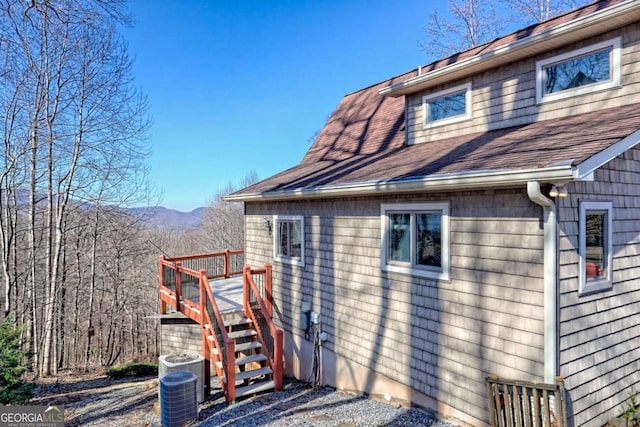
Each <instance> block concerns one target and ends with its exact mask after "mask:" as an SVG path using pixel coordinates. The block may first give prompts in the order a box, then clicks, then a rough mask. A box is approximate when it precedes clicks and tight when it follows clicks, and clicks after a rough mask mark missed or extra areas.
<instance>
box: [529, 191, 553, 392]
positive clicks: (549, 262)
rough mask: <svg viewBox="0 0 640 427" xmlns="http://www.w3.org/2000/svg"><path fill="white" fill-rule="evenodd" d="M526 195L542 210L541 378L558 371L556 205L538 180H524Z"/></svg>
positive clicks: (550, 382)
mask: <svg viewBox="0 0 640 427" xmlns="http://www.w3.org/2000/svg"><path fill="white" fill-rule="evenodd" d="M527 195H528V196H529V199H531V201H532V202H534V203H536V204H538V205H540V206H542V209H543V214H544V381H545V382H546V383H549V384H554V383H555V381H556V375H558V327H557V325H558V227H557V218H556V205H555V204H554V203H553V200H551V199H549V198H548V197H546V196H545V195H544V194H542V192H541V191H540V183H539V182H537V181H529V182H527Z"/></svg>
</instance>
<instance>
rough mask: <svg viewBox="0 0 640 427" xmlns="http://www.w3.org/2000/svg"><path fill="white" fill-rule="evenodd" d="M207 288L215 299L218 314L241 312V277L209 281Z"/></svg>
mask: <svg viewBox="0 0 640 427" xmlns="http://www.w3.org/2000/svg"><path fill="white" fill-rule="evenodd" d="M209 286H211V290H212V291H213V295H214V297H215V298H216V302H217V303H218V308H219V309H220V313H229V312H234V311H240V310H242V276H234V277H229V278H228V279H211V280H209Z"/></svg>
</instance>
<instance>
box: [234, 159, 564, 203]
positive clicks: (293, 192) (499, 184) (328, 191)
mask: <svg viewBox="0 0 640 427" xmlns="http://www.w3.org/2000/svg"><path fill="white" fill-rule="evenodd" d="M574 176H575V171H574V168H573V167H572V166H571V164H569V163H566V164H562V165H557V166H550V167H546V168H536V169H528V170H499V171H482V172H473V173H468V172H465V173H458V174H443V175H431V176H427V177H419V178H411V179H394V180H380V181H364V182H353V183H346V184H334V185H322V186H315V187H307V188H294V189H288V190H275V191H265V192H254V193H240V194H230V195H227V196H224V197H223V199H224V200H225V201H228V202H257V201H279V200H291V199H298V200H299V199H320V198H341V197H361V196H372V195H382V194H397V193H416V192H424V191H430V192H433V191H463V190H473V189H489V188H504V187H513V186H519V185H525V184H526V183H527V182H529V181H538V182H541V183H564V182H569V181H571V180H573V179H574Z"/></svg>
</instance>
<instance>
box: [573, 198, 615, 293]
mask: <svg viewBox="0 0 640 427" xmlns="http://www.w3.org/2000/svg"><path fill="white" fill-rule="evenodd" d="M587 211H606V213H607V225H606V226H607V231H606V233H607V234H606V236H605V239H606V242H605V244H606V246H605V249H606V250H607V261H606V262H607V274H606V277H605V278H604V279H601V280H597V281H591V282H587V277H586V276H587V274H586V259H587V253H586V252H587V235H586V214H587ZM579 226H580V231H579V233H580V234H579V242H578V245H579V255H580V263H579V264H580V294H581V295H582V294H590V293H593V292H599V291H604V290H608V289H611V288H612V287H613V278H612V276H613V242H612V240H613V204H612V203H611V202H593V201H583V202H581V203H580V224H579Z"/></svg>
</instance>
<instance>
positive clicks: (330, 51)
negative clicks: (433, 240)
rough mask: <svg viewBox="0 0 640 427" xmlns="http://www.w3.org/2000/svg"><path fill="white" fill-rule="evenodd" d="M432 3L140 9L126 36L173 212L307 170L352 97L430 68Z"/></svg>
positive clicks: (198, 3)
mask: <svg viewBox="0 0 640 427" xmlns="http://www.w3.org/2000/svg"><path fill="white" fill-rule="evenodd" d="M434 7H438V8H439V9H440V10H439V12H445V9H446V2H444V1H438V2H434V1H426V0H403V1H396V0H343V1H338V0H324V1H322V0H309V1H306V0H298V1H293V0H291V1H286V0H277V1H275V0H274V1H266V0H261V1H260V0H243V1H236V0H218V1H206V0H177V1H176V0H132V2H131V3H130V11H131V12H132V14H133V15H134V17H135V19H136V23H135V25H134V26H133V27H132V28H127V29H125V30H124V32H123V35H124V37H125V38H126V39H127V40H128V43H129V53H130V55H131V56H132V58H133V59H134V61H135V64H134V74H135V84H136V85H137V86H139V87H140V89H141V90H142V91H143V92H144V93H146V94H147V96H148V98H149V103H150V107H151V114H152V116H153V126H152V128H151V131H150V134H149V136H150V141H151V147H152V155H151V158H150V164H151V168H152V171H151V174H152V176H151V178H152V181H153V182H154V184H155V185H156V187H157V188H158V189H159V190H160V191H161V192H162V193H163V200H162V202H161V204H162V205H163V206H165V207H168V208H172V209H178V210H182V211H190V210H192V209H194V208H196V207H199V206H204V205H206V204H207V203H208V202H209V201H210V200H211V198H212V196H213V195H214V194H215V193H216V192H218V191H219V190H221V189H222V188H224V187H225V186H226V184H227V183H229V182H233V183H239V182H240V181H241V180H242V178H243V177H244V176H246V175H247V173H249V172H250V171H251V170H255V171H256V172H257V174H258V176H259V177H260V178H261V179H263V178H267V177H269V176H271V175H273V174H275V173H278V172H280V171H282V170H284V169H287V168H289V167H291V166H294V165H295V164H297V163H298V162H299V161H300V160H301V158H302V156H303V155H304V153H305V152H306V150H307V149H308V148H309V146H310V144H311V141H310V139H311V137H312V136H313V135H314V133H315V132H316V131H318V130H319V129H321V128H322V125H323V123H324V121H325V120H326V118H327V117H328V116H329V114H330V113H331V112H332V111H333V109H334V108H335V107H336V105H337V104H338V103H339V102H340V100H341V99H342V97H343V96H344V95H346V94H347V93H350V92H353V91H356V90H358V89H361V88H363V87H366V86H369V85H371V84H374V83H377V82H379V81H382V80H385V79H387V78H390V77H393V76H395V75H398V74H401V73H404V72H405V71H409V70H411V69H414V68H417V67H418V66H419V65H424V64H425V63H426V62H427V58H426V55H425V53H424V52H422V51H421V50H420V49H419V47H418V40H420V39H422V35H423V31H424V26H425V23H426V22H427V19H428V16H429V14H430V13H431V11H432V10H433V8H434Z"/></svg>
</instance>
